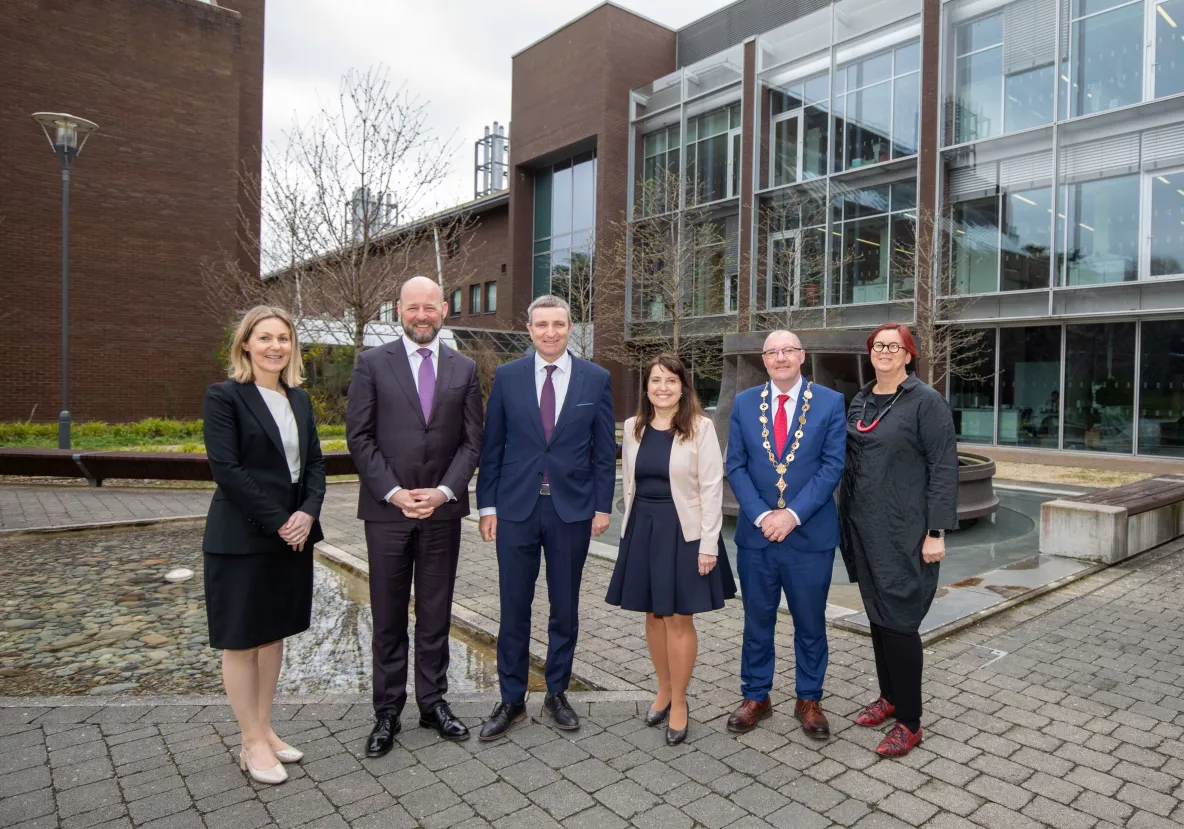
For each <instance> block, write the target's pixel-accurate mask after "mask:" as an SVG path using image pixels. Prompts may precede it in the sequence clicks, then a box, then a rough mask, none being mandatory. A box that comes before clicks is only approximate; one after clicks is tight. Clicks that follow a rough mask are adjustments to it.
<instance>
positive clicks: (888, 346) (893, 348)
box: [872, 343, 904, 354]
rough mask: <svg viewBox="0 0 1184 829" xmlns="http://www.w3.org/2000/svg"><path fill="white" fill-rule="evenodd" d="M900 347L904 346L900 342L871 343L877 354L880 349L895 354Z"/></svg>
mask: <svg viewBox="0 0 1184 829" xmlns="http://www.w3.org/2000/svg"><path fill="white" fill-rule="evenodd" d="M902 348H904V346H903V345H901V344H900V343H872V351H874V352H876V353H877V354H879V353H880V352H881V351H887V352H888V353H889V354H896V353H897V352H899V351H900V350H901V349H902Z"/></svg>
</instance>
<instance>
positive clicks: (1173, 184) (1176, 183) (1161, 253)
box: [1151, 173, 1184, 276]
mask: <svg viewBox="0 0 1184 829" xmlns="http://www.w3.org/2000/svg"><path fill="white" fill-rule="evenodd" d="M1181 274H1184V173H1169V174H1168V175H1161V176H1156V177H1155V178H1153V179H1152V180H1151V275H1152V276H1178V275H1181Z"/></svg>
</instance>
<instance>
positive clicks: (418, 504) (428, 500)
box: [391, 487, 448, 519]
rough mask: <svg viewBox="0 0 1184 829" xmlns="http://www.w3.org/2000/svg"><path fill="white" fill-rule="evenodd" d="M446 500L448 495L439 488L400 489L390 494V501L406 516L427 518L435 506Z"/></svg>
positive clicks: (434, 509)
mask: <svg viewBox="0 0 1184 829" xmlns="http://www.w3.org/2000/svg"><path fill="white" fill-rule="evenodd" d="M447 500H448V496H447V495H445V494H444V493H443V492H442V491H441V490H439V489H436V488H435V487H432V488H431V489H400V490H399V491H398V492H396V493H395V494H394V495H392V496H391V503H392V504H394V505H395V506H396V507H398V508H399V509H401V510H402V511H403V514H404V515H405V516H407V517H408V518H419V519H422V518H427V517H429V516H430V515H431V514H432V513H433V512H435V511H436V507H438V506H440V505H441V504H443V503H444V502H445V501H447Z"/></svg>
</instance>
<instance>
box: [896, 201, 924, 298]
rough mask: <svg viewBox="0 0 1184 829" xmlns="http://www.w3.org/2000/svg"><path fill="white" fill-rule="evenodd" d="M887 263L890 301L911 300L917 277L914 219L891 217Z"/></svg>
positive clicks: (915, 224) (915, 227)
mask: <svg viewBox="0 0 1184 829" xmlns="http://www.w3.org/2000/svg"><path fill="white" fill-rule="evenodd" d="M894 189H895V188H894ZM889 263H890V267H891V269H892V272H891V276H892V299H912V298H913V291H914V289H915V282H916V276H917V222H916V219H913V218H909V217H907V216H899V215H898V216H894V217H893V219H892V252H891V254H890V259H889Z"/></svg>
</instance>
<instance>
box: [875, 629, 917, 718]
mask: <svg viewBox="0 0 1184 829" xmlns="http://www.w3.org/2000/svg"><path fill="white" fill-rule="evenodd" d="M871 629H872V649H873V650H874V651H875V652H876V676H877V678H879V680H880V696H882V697H883V698H884V699H886V700H887V701H888V702H890V703H891V704H892V705H894V706H896V721H897V722H899V723H903V724H904V726H905V728H907V729H908V730H909V731H912V732H913V733H914V734H915V733H916V732H917V729H918V728H920V727H921V667H922V662H923V660H924V656H923V655H922V653H921V634H920V633H918V632H916V631H913V632H912V633H902V632H900V631H898V630H889V629H888V628H886V627H880V626H879V625H877V624H875V623H874V622H873V623H872V624H871Z"/></svg>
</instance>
